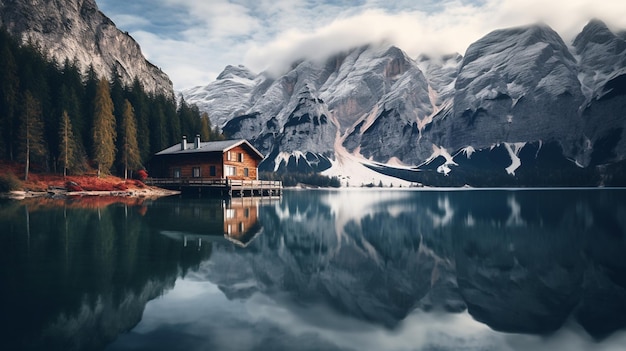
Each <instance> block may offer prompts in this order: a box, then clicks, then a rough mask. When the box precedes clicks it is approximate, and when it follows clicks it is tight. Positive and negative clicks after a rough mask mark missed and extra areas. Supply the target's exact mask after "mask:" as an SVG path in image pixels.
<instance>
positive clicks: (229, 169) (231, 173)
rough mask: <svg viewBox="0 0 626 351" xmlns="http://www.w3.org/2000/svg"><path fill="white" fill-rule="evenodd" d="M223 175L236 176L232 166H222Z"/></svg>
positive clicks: (235, 170)
mask: <svg viewBox="0 0 626 351" xmlns="http://www.w3.org/2000/svg"><path fill="white" fill-rule="evenodd" d="M224 175H225V176H226V177H230V176H236V175H237V169H236V168H235V167H233V166H224Z"/></svg>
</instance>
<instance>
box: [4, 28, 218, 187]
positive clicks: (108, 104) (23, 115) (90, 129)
mask: <svg viewBox="0 0 626 351" xmlns="http://www.w3.org/2000/svg"><path fill="white" fill-rule="evenodd" d="M0 57H1V58H2V59H1V60H0V161H5V162H13V163H19V164H24V165H25V170H26V172H25V178H28V172H29V169H31V170H37V171H39V172H48V173H57V174H64V175H65V174H83V173H85V172H94V171H96V172H97V173H98V174H116V175H120V176H124V177H125V176H126V175H127V174H129V173H130V172H132V171H133V170H138V169H142V168H143V167H144V165H146V163H147V162H148V161H149V159H150V157H151V156H152V155H154V153H156V152H158V151H161V150H163V149H165V148H167V147H169V146H171V145H173V144H176V143H178V142H179V141H180V139H181V136H182V135H188V136H192V135H196V134H199V135H201V138H202V140H203V141H207V140H214V139H220V138H223V137H222V135H221V134H220V133H219V131H218V128H217V127H216V128H212V126H211V121H210V120H209V116H208V115H207V114H206V113H204V114H202V113H200V111H199V109H198V108H197V107H196V106H195V105H189V104H187V103H186V102H185V101H184V100H183V99H182V98H181V100H180V101H176V99H175V98H174V97H168V96H164V95H155V94H152V93H148V92H146V91H144V88H143V86H142V85H141V83H140V82H139V80H138V79H135V80H134V82H133V83H132V84H131V85H130V86H126V85H124V84H123V83H122V81H121V79H120V78H119V75H118V74H117V72H116V71H115V70H114V71H113V74H112V75H111V77H98V76H97V74H96V73H95V70H94V68H93V67H92V66H90V67H89V68H88V69H87V70H86V71H81V69H80V68H79V64H78V63H77V62H75V61H72V60H65V61H64V62H57V61H56V60H54V59H53V58H49V57H47V56H46V55H45V54H43V53H42V50H40V49H39V48H37V47H36V46H35V45H33V44H29V43H27V44H24V45H20V43H19V42H18V41H17V40H16V39H14V38H13V37H11V35H10V34H9V33H8V32H7V31H6V30H5V29H4V28H2V29H0Z"/></svg>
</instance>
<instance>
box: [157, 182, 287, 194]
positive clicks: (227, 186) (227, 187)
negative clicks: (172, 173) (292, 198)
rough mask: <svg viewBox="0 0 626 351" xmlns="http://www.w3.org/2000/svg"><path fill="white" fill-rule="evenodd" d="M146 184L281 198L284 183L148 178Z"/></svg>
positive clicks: (187, 190)
mask: <svg viewBox="0 0 626 351" xmlns="http://www.w3.org/2000/svg"><path fill="white" fill-rule="evenodd" d="M145 183H146V184H148V185H152V186H158V187H160V188H164V189H171V190H179V191H181V192H185V193H198V194H207V195H220V196H224V197H233V196H241V197H244V196H280V195H282V190H283V183H282V182H281V181H275V180H235V179H216V178H148V179H146V181H145Z"/></svg>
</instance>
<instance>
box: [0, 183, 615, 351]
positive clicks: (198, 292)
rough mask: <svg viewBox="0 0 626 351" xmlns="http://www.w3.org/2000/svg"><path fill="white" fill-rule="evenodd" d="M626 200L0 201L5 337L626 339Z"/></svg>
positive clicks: (73, 344)
mask: <svg viewBox="0 0 626 351" xmlns="http://www.w3.org/2000/svg"><path fill="white" fill-rule="evenodd" d="M625 195H626V191H625V190H615V189H613V190H597V189H596V190H528V191H505V190H498V191H496V190H494V191H489V190H476V191H474V190H471V191H434V190H433V191H402V190H400V189H393V190H374V189H365V190H344V191H324V190H318V191H295V190H294V191H285V192H284V194H283V196H282V198H280V199H233V200H231V201H222V200H211V199H190V198H179V197H170V198H162V199H158V200H154V201H145V202H138V203H106V204H100V205H98V206H94V205H89V206H86V207H83V206H80V202H78V203H77V202H73V201H68V202H61V203H55V204H53V205H51V204H49V203H42V202H36V201H35V202H1V203H0V228H2V232H1V233H0V239H1V240H2V245H0V281H1V282H2V289H0V303H1V304H2V306H1V307H2V309H1V311H2V313H1V314H0V322H1V323H2V328H1V329H0V333H2V335H1V336H2V337H1V338H0V342H1V343H2V345H0V348H2V349H26V350H29V349H30V350H35V349H59V350H79V349H89V350H93V349H102V348H104V347H107V345H108V349H110V350H125V349H170V348H179V349H180V348H181V347H182V346H181V345H184V348H185V349H206V348H207V347H209V348H214V349H234V350H236V349H241V348H243V349H294V348H298V349H303V347H304V346H306V347H304V349H337V350H339V349H359V347H357V345H360V346H361V349H394V347H393V345H398V344H395V343H394V342H395V341H397V340H399V335H403V336H406V335H408V334H406V333H409V334H411V335H415V333H416V331H420V330H421V332H420V333H423V334H419V335H423V336H424V335H425V337H423V338H417V337H415V338H413V337H410V338H405V339H403V340H404V342H405V343H408V345H410V346H411V347H399V348H403V349H424V348H425V349H458V348H459V347H461V346H463V347H466V348H467V349H500V347H498V346H493V345H497V344H498V343H500V344H501V343H507V342H511V340H512V339H510V338H512V337H513V336H514V335H517V333H525V334H538V335H542V336H545V338H551V337H553V336H554V335H561V336H562V335H563V333H562V332H563V330H565V329H567V330H570V329H571V328H572V326H574V327H573V328H574V330H580V331H582V330H584V332H583V334H585V335H586V336H587V338H584V337H583V338H580V339H579V340H583V342H585V343H586V342H588V341H587V340H588V339H589V340H591V339H593V340H595V341H589V342H592V343H593V342H597V343H603V342H604V341H605V340H610V341H611V342H614V339H615V338H613V337H612V334H615V335H619V336H620V337H621V336H622V335H626V334H624V333H623V332H626V256H625V255H624V252H626V197H625ZM150 301H151V302H150ZM147 305H148V306H152V307H151V308H146V306H147ZM155 316H156V317H155ZM468 316H471V317H472V318H473V319H474V320H476V321H479V322H481V323H484V325H486V326H488V327H489V328H491V329H492V330H495V331H499V332H506V333H511V334H504V333H497V334H485V333H486V332H485V330H487V329H488V328H486V327H484V325H483V324H480V323H477V322H472V323H475V324H471V323H468V320H470V319H469V317H468ZM448 322H451V324H450V325H449V326H448V324H447V323H448ZM476 325H480V327H482V328H483V329H480V327H477V326H476ZM432 326H436V327H432ZM429 328H438V329H432V330H431V329H429ZM446 328H447V329H446ZM468 328H469V329H468ZM136 330H137V331H136ZM477 330H478V331H479V332H480V333H481V334H480V336H485V335H487V340H486V341H485V340H483V339H481V337H478V336H475V335H474V336H472V335H471V334H472V331H477ZM304 331H307V332H304ZM374 331H375V332H374ZM409 331H410V332H409ZM616 331H622V332H620V333H615V332H616ZM386 332H389V333H388V334H385V333H386ZM403 333H405V334H403ZM450 333H451V334H450ZM493 333H496V332H493ZM559 333H560V334H559ZM575 333H578V331H575ZM277 335H278V336H279V337H278V336H277ZM494 335H497V337H495V336H494ZM502 335H507V336H502ZM568 335H571V334H568ZM576 335H578V334H576ZM346 336H351V338H350V337H347V338H346ZM451 337H452V338H451ZM339 338H341V340H339ZM378 338H380V339H378ZM489 338H491V339H489ZM507 338H508V339H507ZM356 339H362V340H367V342H365V341H363V343H359V342H358V341H356ZM622 339H623V338H622ZM114 340H115V342H113V341H114ZM164 340H169V341H168V342H166V343H164ZM173 340H176V345H174V344H173V342H174V341H173ZM494 340H495V341H494ZM528 340H529V339H525V340H522V339H519V338H518V339H515V340H514V341H515V342H526V344H525V345H533V344H532V343H529V341H528ZM392 341H393V342H392ZM112 342H113V343H112ZM181 342H182V343H181ZM110 343H112V344H110ZM368 343H369V344H368ZM372 343H373V344H372ZM490 343H491V344H490ZM109 344H110V345H109ZM5 345H6V346H9V347H8V348H7V347H2V346H5ZM177 345H178V346H177ZM403 345H406V344H403ZM442 345H443V346H442ZM467 345H471V347H470V346H467ZM585 345H589V344H585ZM363 346H366V347H364V348H363ZM499 346H502V345H499ZM512 349H517V348H516V347H512Z"/></svg>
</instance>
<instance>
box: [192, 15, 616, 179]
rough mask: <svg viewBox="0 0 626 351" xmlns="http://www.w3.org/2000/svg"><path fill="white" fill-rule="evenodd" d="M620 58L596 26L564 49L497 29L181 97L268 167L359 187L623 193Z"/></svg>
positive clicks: (223, 83)
mask: <svg viewBox="0 0 626 351" xmlns="http://www.w3.org/2000/svg"><path fill="white" fill-rule="evenodd" d="M625 50H626V43H625V41H624V38H623V36H619V35H615V34H614V33H612V32H611V31H610V30H609V29H608V28H607V27H606V26H605V25H604V24H603V23H602V22H600V21H592V22H590V23H589V25H587V26H586V27H585V28H584V29H583V31H582V32H581V33H580V35H579V36H578V37H577V38H576V39H575V40H574V42H573V43H572V45H571V46H568V45H567V44H566V43H565V42H564V41H563V40H562V39H561V37H560V36H559V35H558V34H557V33H556V32H555V31H554V30H552V29H551V28H550V27H548V26H546V25H532V26H526V27H520V28H511V29H503V30H497V31H494V32H492V33H490V34H488V35H486V36H485V37H484V38H482V39H480V40H478V41H477V42H475V43H474V44H472V45H471V46H470V47H469V48H468V50H467V52H466V53H465V56H461V55H449V56H445V57H436V58H433V57H425V56H422V57H419V58H417V59H416V60H414V59H412V58H410V57H408V56H407V55H406V54H405V53H404V52H403V51H402V50H400V49H399V48H396V47H384V46H367V47H362V48H357V49H354V50H351V51H349V52H346V53H342V54H339V55H336V56H335V57H332V58H329V59H328V60H327V61H326V62H323V63H316V62H309V61H302V62H297V63H295V64H294V65H293V66H292V68H291V70H290V71H289V72H287V73H286V74H285V75H283V76H281V77H278V78H272V77H270V76H268V75H266V74H264V73H261V74H259V75H254V74H252V73H251V72H250V71H248V70H246V69H245V68H242V67H239V68H233V67H228V68H227V69H226V70H225V71H224V73H223V74H222V75H221V76H220V77H219V78H218V79H217V80H216V81H215V82H213V83H211V84H209V85H207V86H205V87H198V88H194V89H191V90H188V91H185V92H183V94H184V95H185V98H186V99H187V101H188V102H194V103H198V104H199V105H200V106H201V108H202V109H204V110H206V111H207V112H208V113H209V115H210V116H211V117H212V118H213V120H214V121H216V122H217V123H218V125H220V126H221V127H223V128H224V131H226V132H227V133H228V134H230V135H231V136H233V137H241V138H247V139H249V140H251V141H252V142H253V143H254V144H255V146H257V147H258V148H259V149H260V150H261V151H262V152H264V153H265V154H266V155H268V157H267V158H266V160H265V161H264V163H263V165H262V167H265V168H266V169H271V170H280V169H286V170H300V171H303V170H307V171H325V173H326V174H329V175H339V176H343V177H344V178H343V179H344V180H347V179H348V177H352V179H353V180H354V177H355V174H358V173H360V172H366V171H364V169H365V168H368V169H370V170H374V171H375V172H377V174H378V175H380V174H385V175H387V176H391V177H394V178H396V179H403V180H407V181H411V182H419V183H422V184H427V185H464V184H469V185H476V186H481V185H538V184H539V183H541V185H598V184H626V176H624V172H622V170H623V169H624V162H625V161H624V160H625V159H626V141H625V140H626V139H625V138H623V130H624V124H625V123H626V115H624V113H623V111H624V108H625V107H626V105H625V104H626V96H625V95H626V85H625V84H626V79H625V78H624V77H625V76H626V75H625V74H624V72H626V51H625ZM232 89H237V90H236V91H237V94H230V91H231V90H232ZM322 117H324V118H322ZM322 119H324V120H325V121H326V124H323V123H322V122H321V121H322ZM315 121H317V122H315ZM322 158H323V159H324V160H325V161H324V162H319V160H320V159H322ZM309 160H311V162H309ZM363 166H365V167H363ZM368 177H370V175H369V174H368ZM481 179H482V180H481ZM486 179H489V181H491V182H492V183H488V182H487V180H486ZM486 182H487V183H486ZM392 183H393V182H392Z"/></svg>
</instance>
